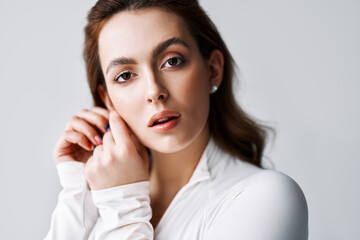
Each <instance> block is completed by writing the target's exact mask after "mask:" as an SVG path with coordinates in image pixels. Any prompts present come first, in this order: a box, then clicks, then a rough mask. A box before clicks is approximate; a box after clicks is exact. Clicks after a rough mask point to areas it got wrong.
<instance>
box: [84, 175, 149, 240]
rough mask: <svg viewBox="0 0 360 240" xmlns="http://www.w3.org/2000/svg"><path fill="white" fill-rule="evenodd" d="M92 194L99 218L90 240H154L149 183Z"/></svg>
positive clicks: (133, 184) (123, 186)
mask: <svg viewBox="0 0 360 240" xmlns="http://www.w3.org/2000/svg"><path fill="white" fill-rule="evenodd" d="M91 193H92V197H93V200H94V203H95V205H96V207H97V208H98V209H99V213H100V217H99V219H98V221H97V223H96V226H95V228H94V231H93V233H92V235H91V237H90V239H107V240H109V239H116V240H121V239H124V240H125V239H132V240H136V239H142V240H148V239H149V240H150V239H153V232H154V231H153V227H152V225H151V224H150V219H151V217H152V211H151V207H150V197H149V181H142V182H136V183H131V184H126V185H122V186H118V187H113V188H108V189H104V190H96V191H92V192H91Z"/></svg>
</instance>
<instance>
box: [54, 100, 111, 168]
mask: <svg viewBox="0 0 360 240" xmlns="http://www.w3.org/2000/svg"><path fill="white" fill-rule="evenodd" d="M108 122H109V110H107V109H105V108H101V107H94V108H93V109H92V110H87V109H83V110H81V111H80V112H79V113H78V114H77V115H76V116H73V117H72V118H71V119H70V120H69V121H68V123H67V125H66V127H65V131H64V132H63V134H62V135H61V136H60V138H59V140H58V141H57V143H56V145H55V147H54V150H53V158H54V160H55V162H56V163H61V162H67V161H79V162H84V163H86V162H87V161H88V159H89V158H90V157H91V155H92V151H93V146H94V145H95V146H96V145H99V144H101V135H102V134H104V133H105V132H106V129H105V125H106V124H108ZM99 133H100V134H99ZM97 141H98V142H97Z"/></svg>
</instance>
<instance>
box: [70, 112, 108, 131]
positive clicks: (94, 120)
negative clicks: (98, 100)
mask: <svg viewBox="0 0 360 240" xmlns="http://www.w3.org/2000/svg"><path fill="white" fill-rule="evenodd" d="M77 116H78V117H80V118H82V119H84V120H86V121H87V122H89V123H91V124H92V125H94V126H96V127H97V128H98V129H99V130H101V131H102V132H103V133H105V132H106V128H105V126H106V124H108V122H109V120H108V117H107V118H106V117H104V116H103V115H102V114H99V113H96V112H93V111H90V110H87V109H82V110H81V111H80V112H79V113H78V115H77Z"/></svg>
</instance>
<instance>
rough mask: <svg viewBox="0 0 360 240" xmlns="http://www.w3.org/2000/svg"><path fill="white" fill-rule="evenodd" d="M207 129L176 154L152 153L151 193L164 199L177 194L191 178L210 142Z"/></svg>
mask: <svg viewBox="0 0 360 240" xmlns="http://www.w3.org/2000/svg"><path fill="white" fill-rule="evenodd" d="M209 138H210V133H209V130H208V128H207V127H205V128H204V130H203V131H202V132H201V133H200V135H199V136H197V137H196V138H195V140H194V141H193V142H192V143H191V144H190V145H188V146H187V147H185V148H184V149H182V150H180V151H178V152H175V153H160V152H156V151H152V152H151V158H152V166H151V171H150V192H151V193H152V195H156V196H159V197H162V196H164V195H168V194H169V193H170V194H171V193H173V194H175V193H176V192H177V191H179V190H180V188H182V187H183V186H184V185H185V184H186V183H187V182H188V181H189V180H190V178H191V176H192V174H193V172H194V170H195V168H196V166H197V164H198V162H199V160H200V158H201V155H202V154H203V152H204V149H205V147H206V145H207V143H208V141H209Z"/></svg>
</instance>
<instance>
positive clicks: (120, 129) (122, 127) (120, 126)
mask: <svg viewBox="0 0 360 240" xmlns="http://www.w3.org/2000/svg"><path fill="white" fill-rule="evenodd" d="M109 123H110V128H111V133H112V135H113V138H114V141H115V144H116V145H118V146H126V145H129V144H130V143H131V142H132V141H131V139H130V134H129V130H128V128H127V126H126V124H125V122H124V120H123V119H122V118H121V117H120V115H119V114H118V113H117V112H116V111H115V110H113V111H111V112H110V116H109Z"/></svg>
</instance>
